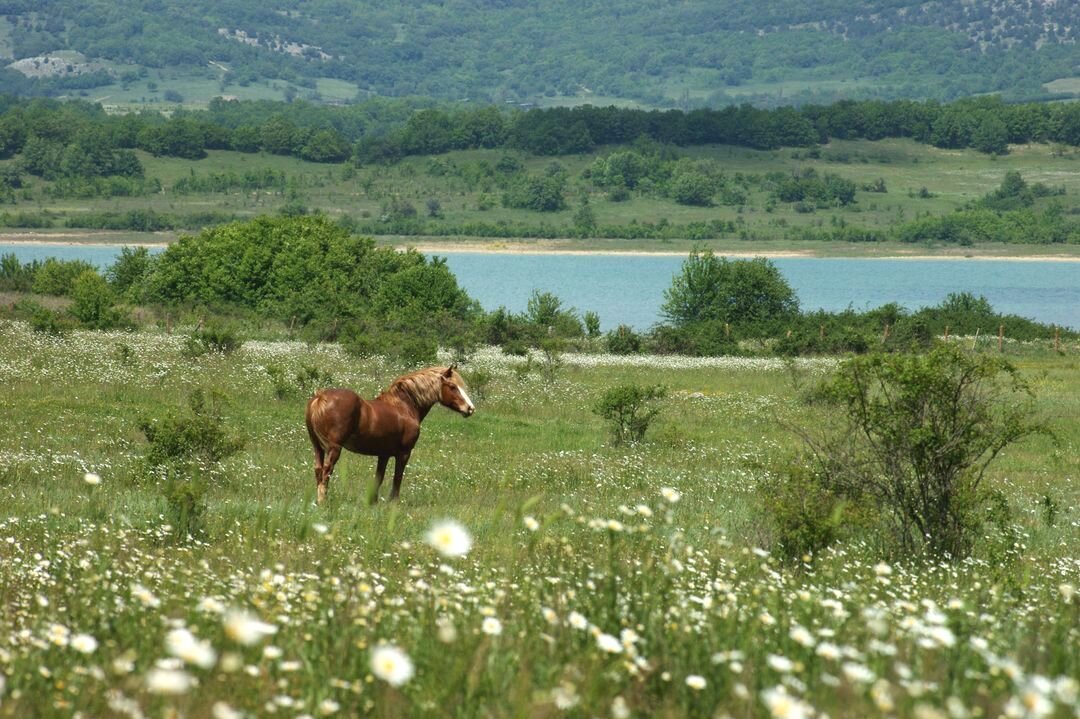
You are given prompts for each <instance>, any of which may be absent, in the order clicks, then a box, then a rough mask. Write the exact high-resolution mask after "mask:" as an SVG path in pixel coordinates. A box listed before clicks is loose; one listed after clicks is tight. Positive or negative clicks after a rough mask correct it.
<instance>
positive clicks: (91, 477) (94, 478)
mask: <svg viewBox="0 0 1080 719" xmlns="http://www.w3.org/2000/svg"><path fill="white" fill-rule="evenodd" d="M83 481H84V482H86V483H87V484H89V485H90V486H92V487H96V486H97V485H99V484H101V476H100V475H99V474H97V473H96V472H87V473H86V474H84V475H83Z"/></svg>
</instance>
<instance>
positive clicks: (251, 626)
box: [225, 609, 277, 645]
mask: <svg viewBox="0 0 1080 719" xmlns="http://www.w3.org/2000/svg"><path fill="white" fill-rule="evenodd" d="M276 633H277V627H275V626H274V625H273V624H267V623H266V622H264V621H262V620H261V619H259V618H258V617H256V616H254V615H251V614H248V613H247V612H245V611H241V610H236V609H234V610H233V611H231V612H229V613H228V614H227V615H225V636H227V637H228V638H229V639H232V640H233V641H234V642H239V643H240V644H244V645H251V644H254V643H255V642H257V641H259V640H260V639H263V638H264V637H268V636H270V635H271V634H276Z"/></svg>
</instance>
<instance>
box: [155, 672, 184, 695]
mask: <svg viewBox="0 0 1080 719" xmlns="http://www.w3.org/2000/svg"><path fill="white" fill-rule="evenodd" d="M192 683H193V682H192V678H191V675H189V674H188V673H187V672H185V671H182V670H180V669H151V670H150V671H149V673H147V675H146V689H147V690H148V691H149V692H150V693H152V694H183V693H185V692H186V691H187V690H188V689H190V688H191V685H192Z"/></svg>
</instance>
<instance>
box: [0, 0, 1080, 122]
mask: <svg viewBox="0 0 1080 719" xmlns="http://www.w3.org/2000/svg"><path fill="white" fill-rule="evenodd" d="M1078 34H1080V3H1075V2H1056V3H1043V2H1021V1H1020V0H1005V1H1004V2H999V3H959V2H953V1H944V0H942V1H937V2H914V1H911V0H862V1H861V2H848V1H847V0H844V1H841V0H772V1H771V2H760V1H757V0H724V1H722V2H716V1H715V0H686V1H684V2H678V3H674V2H670V3H656V2H649V1H647V0H620V1H619V2H610V1H609V0H573V1H568V0H552V1H551V2H544V3H534V2H524V1H521V0H445V1H443V2H429V3H423V4H420V3H378V2H374V1H373V0H353V1H351V2H348V3H345V2H342V1H341V0H306V1H305V2H298V1H296V0H287V1H286V2H282V3H277V4H270V5H266V4H264V3H261V2H255V1H254V0H185V2H183V3H181V2H177V1H176V0H128V1H126V2H123V3H117V2H115V0H50V1H49V2H42V1H41V0H6V1H4V2H0V53H5V52H6V54H7V55H8V56H9V57H10V58H11V60H10V64H9V65H8V67H7V69H5V70H3V71H2V72H0V92H2V91H6V92H13V93H17V94H53V95H56V94H65V93H66V94H72V93H75V94H85V95H88V96H90V97H93V98H105V102H109V103H116V104H118V105H128V104H136V105H139V104H153V103H155V102H160V103H163V104H169V103H171V104H181V103H187V104H203V103H205V102H206V101H207V100H209V99H210V98H212V97H214V96H218V95H224V96H236V97H239V98H242V99H282V98H287V99H291V98H294V97H301V98H306V99H311V100H316V101H328V102H343V101H348V100H351V99H353V98H355V97H358V96H359V97H368V96H370V95H382V96H405V95H420V96H428V97H434V98H441V99H453V100H461V99H464V98H469V99H470V100H472V101H478V102H483V103H488V102H500V103H502V102H506V103H515V104H522V103H525V104H540V105H543V104H575V103H579V102H584V101H588V102H591V103H592V104H607V103H609V102H615V101H623V102H634V103H638V104H642V105H645V106H654V107H665V106H678V107H692V106H700V105H723V104H728V103H732V102H743V101H754V102H756V103H758V104H772V105H775V104H785V103H799V102H805V101H815V102H824V101H830V100H834V99H838V98H847V97H880V98H893V97H915V98H940V99H951V98H955V97H959V96H965V95H971V94H976V93H982V92H1001V93H1004V94H1005V95H1006V96H1014V97H1024V98H1034V97H1039V96H1042V95H1046V94H1047V93H1048V92H1049V91H1048V90H1047V89H1045V88H1044V85H1045V84H1046V83H1050V82H1053V81H1058V82H1057V83H1056V84H1053V85H1051V88H1053V89H1054V90H1055V91H1058V92H1063V93H1066V94H1067V93H1070V92H1073V91H1075V89H1076V84H1075V83H1073V82H1070V80H1069V78H1073V77H1076V76H1078V75H1080V63H1078V60H1077V55H1076V45H1075V44H1074V42H1075V41H1076V39H1077V35H1078Z"/></svg>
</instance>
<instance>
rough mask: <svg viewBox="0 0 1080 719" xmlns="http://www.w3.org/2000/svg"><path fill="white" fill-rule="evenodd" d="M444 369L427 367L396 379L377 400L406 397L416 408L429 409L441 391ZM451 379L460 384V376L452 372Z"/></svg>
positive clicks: (437, 399) (436, 400)
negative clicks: (395, 396)
mask: <svg viewBox="0 0 1080 719" xmlns="http://www.w3.org/2000/svg"><path fill="white" fill-rule="evenodd" d="M444 372H446V368H445V367H428V368H427V369H421V370H417V371H415V372H411V373H409V374H406V375H402V376H401V377H398V378H397V379H396V380H394V382H393V383H392V384H391V385H390V386H389V387H387V388H386V391H384V392H383V393H382V394H380V395H379V399H387V398H389V397H392V396H394V395H397V396H399V397H408V398H409V399H410V400H412V402H413V403H414V404H415V405H416V406H417V407H431V406H432V405H434V404H435V403H436V402H438V401H439V394H440V392H441V391H442V374H443V373H444ZM451 379H453V380H454V381H455V382H458V383H460V382H461V375H459V374H458V373H457V371H456V370H455V371H453V372H452V374H451Z"/></svg>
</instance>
